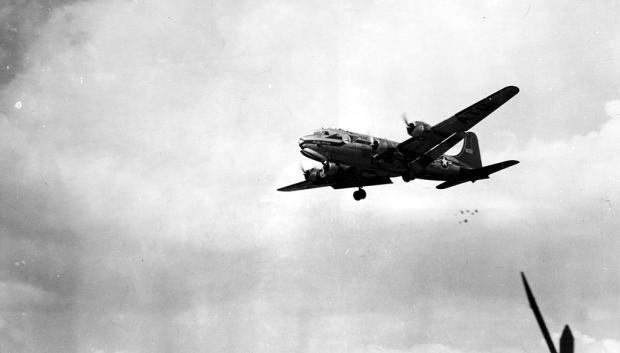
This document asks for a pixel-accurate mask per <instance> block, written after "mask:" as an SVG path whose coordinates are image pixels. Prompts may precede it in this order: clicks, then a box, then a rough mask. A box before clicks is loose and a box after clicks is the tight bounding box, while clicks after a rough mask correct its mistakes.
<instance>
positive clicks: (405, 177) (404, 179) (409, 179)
mask: <svg viewBox="0 0 620 353" xmlns="http://www.w3.org/2000/svg"><path fill="white" fill-rule="evenodd" d="M403 181H404V182H405V183H408V182H410V181H411V177H410V176H409V174H404V175H403Z"/></svg>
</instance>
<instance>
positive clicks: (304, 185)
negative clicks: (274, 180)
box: [278, 180, 329, 191]
mask: <svg viewBox="0 0 620 353" xmlns="http://www.w3.org/2000/svg"><path fill="white" fill-rule="evenodd" d="M323 186H329V184H314V183H313V182H311V181H308V180H304V181H300V182H299V183H295V184H292V185H289V186H285V187H283V188H279V189H278V191H299V190H308V189H315V188H320V187H323Z"/></svg>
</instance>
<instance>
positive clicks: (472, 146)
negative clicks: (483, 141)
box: [454, 132, 482, 169]
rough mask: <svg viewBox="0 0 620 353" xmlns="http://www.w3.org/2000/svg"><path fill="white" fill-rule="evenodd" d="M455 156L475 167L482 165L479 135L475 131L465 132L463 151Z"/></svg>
mask: <svg viewBox="0 0 620 353" xmlns="http://www.w3.org/2000/svg"><path fill="white" fill-rule="evenodd" d="M454 157H455V158H456V159H458V160H459V162H462V163H464V164H466V165H468V166H469V167H471V168H473V169H476V168H481V167H482V160H481V159H480V147H478V137H476V134H474V133H473V132H466V133H465V138H464V139H463V148H461V152H459V154H457V155H456V156H454Z"/></svg>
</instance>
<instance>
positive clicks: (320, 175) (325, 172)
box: [304, 162, 350, 182]
mask: <svg viewBox="0 0 620 353" xmlns="http://www.w3.org/2000/svg"><path fill="white" fill-rule="evenodd" d="M349 169H350V167H349V166H341V165H338V164H336V163H334V162H326V163H325V164H323V168H312V169H309V170H307V171H305V173H304V174H305V177H306V180H308V181H312V182H317V181H320V180H323V179H328V178H330V177H334V176H336V175H337V174H341V173H345V172H346V171H347V170H349Z"/></svg>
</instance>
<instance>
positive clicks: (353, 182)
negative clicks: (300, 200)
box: [278, 176, 392, 191]
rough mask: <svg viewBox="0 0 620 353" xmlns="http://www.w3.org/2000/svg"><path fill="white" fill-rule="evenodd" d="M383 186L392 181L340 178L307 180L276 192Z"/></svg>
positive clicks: (373, 177)
mask: <svg viewBox="0 0 620 353" xmlns="http://www.w3.org/2000/svg"><path fill="white" fill-rule="evenodd" d="M383 184H392V180H390V178H388V177H382V176H372V177H362V176H356V177H350V178H342V179H335V180H331V181H327V182H323V181H321V182H316V183H315V182H312V181H309V180H305V181H300V182H299V183H295V184H292V185H288V186H285V187H283V188H279V189H278V191H299V190H307V189H315V188H320V187H324V186H331V187H332V188H334V189H346V188H358V187H364V186H373V185H383Z"/></svg>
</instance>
